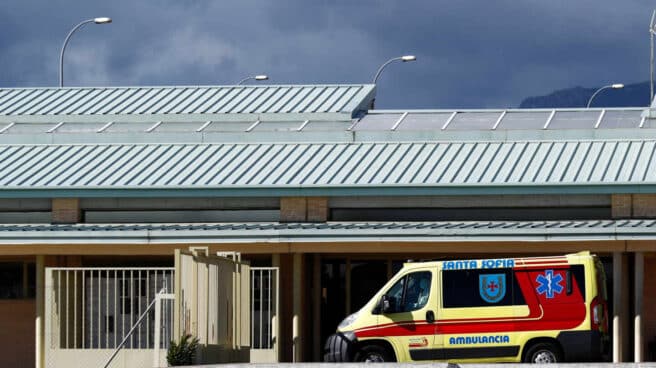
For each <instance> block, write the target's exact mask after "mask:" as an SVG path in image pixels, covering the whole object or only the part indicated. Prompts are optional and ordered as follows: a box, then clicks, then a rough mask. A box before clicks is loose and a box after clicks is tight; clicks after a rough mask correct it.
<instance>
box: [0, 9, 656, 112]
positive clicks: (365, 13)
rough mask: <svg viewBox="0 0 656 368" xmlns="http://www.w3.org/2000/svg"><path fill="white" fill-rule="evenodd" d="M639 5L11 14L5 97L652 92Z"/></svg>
mask: <svg viewBox="0 0 656 368" xmlns="http://www.w3.org/2000/svg"><path fill="white" fill-rule="evenodd" d="M655 7H656V3H654V2H653V1H646V0H644V1H642V0H548V1H545V0H494V1H489V0H449V1H442V0H426V1H413V0H398V1H397V0H379V1H373V0H371V1H369V0H333V1H327V0H325V1H319V0H316V1H314V0H269V1H265V0H261V1H250V0H234V1H224V0H111V1H109V0H107V1H97V0H47V1H46V0H38V1H37V0H2V6H1V7H0V87H26V86H54V85H56V84H57V83H58V61H59V60H58V59H59V51H60V48H61V44H62V42H63V40H64V38H65V37H66V34H67V33H68V32H69V30H70V29H71V28H72V27H73V26H75V25H76V24H77V23H78V22H80V21H82V20H84V19H88V18H93V17H99V16H108V17H112V18H113V20H114V22H113V23H112V24H111V25H102V26H100V25H94V24H91V25H87V26H85V27H84V28H82V29H80V30H79V31H78V32H76V33H75V35H74V36H73V38H72V39H71V42H70V43H69V45H68V47H67V49H66V58H65V76H66V78H65V84H66V85H67V86H105V85H112V86H125V85H211V84H233V83H235V82H236V81H238V80H239V79H241V78H242V77H244V76H248V75H252V74H260V73H266V74H268V75H269V76H270V77H271V80H270V81H269V82H267V83H272V84H296V83H331V84H332V83H367V82H370V81H371V79H372V78H373V74H374V73H375V71H376V69H377V68H378V66H379V65H380V64H381V63H383V62H384V61H385V60H387V59H388V58H390V57H394V56H399V55H403V54H414V55H416V56H417V58H418V60H417V62H414V63H405V64H401V63H398V64H393V65H390V66H389V67H388V68H387V69H386V70H385V73H384V74H383V75H382V76H381V78H380V80H379V83H378V98H377V107H378V108H463V107H470V108H494V107H498V108H501V107H516V106H517V105H519V103H520V102H521V100H522V99H523V98H524V97H527V96H534V95H543V94H548V93H550V92H552V91H553V90H556V89H562V88H568V87H574V86H583V87H595V86H601V85H604V84H606V83H608V82H616V81H617V82H624V83H627V84H628V83H635V82H642V81H646V80H647V79H648V78H649V33H648V28H649V20H650V17H651V12H652V10H653V8H655Z"/></svg>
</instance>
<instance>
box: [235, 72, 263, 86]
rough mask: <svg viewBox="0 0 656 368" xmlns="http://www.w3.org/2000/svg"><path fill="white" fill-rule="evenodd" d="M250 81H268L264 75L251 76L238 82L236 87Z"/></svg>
mask: <svg viewBox="0 0 656 368" xmlns="http://www.w3.org/2000/svg"><path fill="white" fill-rule="evenodd" d="M251 79H252V80H256V81H264V80H268V79H269V76H268V75H266V74H260V75H251V76H250V77H246V78H244V79H242V80H240V81H239V82H238V83H237V85H238V86H240V85H242V84H244V83H246V81H249V80H251Z"/></svg>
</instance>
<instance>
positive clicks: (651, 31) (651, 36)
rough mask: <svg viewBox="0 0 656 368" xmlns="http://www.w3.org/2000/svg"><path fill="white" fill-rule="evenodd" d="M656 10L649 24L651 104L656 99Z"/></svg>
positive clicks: (652, 13)
mask: <svg viewBox="0 0 656 368" xmlns="http://www.w3.org/2000/svg"><path fill="white" fill-rule="evenodd" d="M655 18H656V10H654V11H652V12H651V21H650V22H649V50H650V54H649V104H650V105H651V103H652V101H653V99H654V34H655V33H656V24H654V19H655Z"/></svg>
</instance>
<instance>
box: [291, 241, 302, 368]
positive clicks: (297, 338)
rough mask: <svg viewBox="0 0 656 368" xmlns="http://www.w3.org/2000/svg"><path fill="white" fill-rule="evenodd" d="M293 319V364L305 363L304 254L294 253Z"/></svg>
mask: <svg viewBox="0 0 656 368" xmlns="http://www.w3.org/2000/svg"><path fill="white" fill-rule="evenodd" d="M293 268H294V270H293V276H292V277H293V290H294V300H293V313H294V314H293V318H292V344H293V345H292V349H293V350H292V354H293V362H294V363H296V362H302V361H303V340H304V338H303V336H302V333H301V331H303V326H302V322H303V319H302V318H303V286H302V283H303V280H302V277H303V254H302V253H294V260H293Z"/></svg>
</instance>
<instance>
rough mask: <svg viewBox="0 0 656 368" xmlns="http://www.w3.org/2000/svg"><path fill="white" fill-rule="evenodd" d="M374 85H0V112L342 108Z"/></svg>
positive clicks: (347, 110) (364, 103) (363, 100)
mask: <svg viewBox="0 0 656 368" xmlns="http://www.w3.org/2000/svg"><path fill="white" fill-rule="evenodd" d="M374 89H375V86H374V85H314V86H313V85H281V86H274V85H267V86H192V87H102V88H86V87H83V88H78V87H76V88H12V89H0V116H3V115H4V116H14V117H15V116H70V115H75V116H84V115H110V116H112V115H179V114H281V113H284V114H289V113H292V114H293V113H314V114H318V113H342V114H349V117H350V116H352V115H353V114H355V113H356V112H357V110H358V109H366V108H367V107H368V106H369V103H370V100H371V99H372V98H373V91H374Z"/></svg>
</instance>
